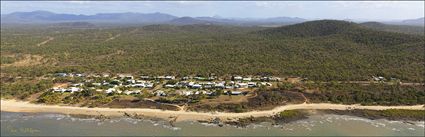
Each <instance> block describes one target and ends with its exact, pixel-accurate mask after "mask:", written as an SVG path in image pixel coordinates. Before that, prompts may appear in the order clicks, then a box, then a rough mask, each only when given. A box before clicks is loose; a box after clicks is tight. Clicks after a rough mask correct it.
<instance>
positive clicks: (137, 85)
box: [132, 83, 145, 88]
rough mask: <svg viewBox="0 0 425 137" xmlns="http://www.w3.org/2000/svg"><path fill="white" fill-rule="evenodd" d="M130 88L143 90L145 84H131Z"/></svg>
mask: <svg viewBox="0 0 425 137" xmlns="http://www.w3.org/2000/svg"><path fill="white" fill-rule="evenodd" d="M132 86H133V87H136V88H144V87H145V84H144V83H137V84H133V85H132Z"/></svg>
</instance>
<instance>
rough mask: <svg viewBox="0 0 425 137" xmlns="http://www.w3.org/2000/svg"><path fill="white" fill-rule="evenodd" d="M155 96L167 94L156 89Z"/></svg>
mask: <svg viewBox="0 0 425 137" xmlns="http://www.w3.org/2000/svg"><path fill="white" fill-rule="evenodd" d="M154 94H155V95H156V96H167V94H166V93H165V92H164V91H162V90H157V91H155V92H154Z"/></svg>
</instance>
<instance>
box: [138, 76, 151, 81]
mask: <svg viewBox="0 0 425 137" xmlns="http://www.w3.org/2000/svg"><path fill="white" fill-rule="evenodd" d="M140 78H141V79H143V80H150V79H151V77H150V76H146V75H142V76H140Z"/></svg>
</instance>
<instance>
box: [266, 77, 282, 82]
mask: <svg viewBox="0 0 425 137" xmlns="http://www.w3.org/2000/svg"><path fill="white" fill-rule="evenodd" d="M269 81H280V78H279V77H269Z"/></svg>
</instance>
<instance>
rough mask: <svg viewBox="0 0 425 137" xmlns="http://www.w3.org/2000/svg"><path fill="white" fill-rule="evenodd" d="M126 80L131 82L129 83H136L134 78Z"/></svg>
mask: <svg viewBox="0 0 425 137" xmlns="http://www.w3.org/2000/svg"><path fill="white" fill-rule="evenodd" d="M127 82H128V83H131V84H134V83H136V80H134V79H128V80H127Z"/></svg>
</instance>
